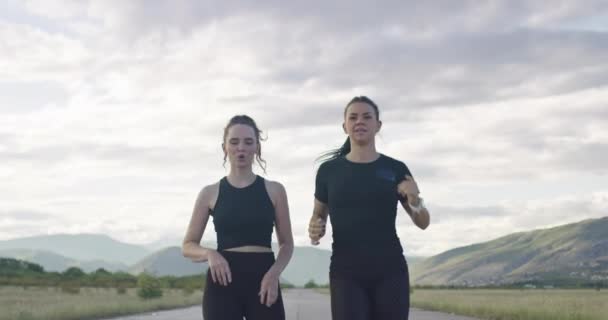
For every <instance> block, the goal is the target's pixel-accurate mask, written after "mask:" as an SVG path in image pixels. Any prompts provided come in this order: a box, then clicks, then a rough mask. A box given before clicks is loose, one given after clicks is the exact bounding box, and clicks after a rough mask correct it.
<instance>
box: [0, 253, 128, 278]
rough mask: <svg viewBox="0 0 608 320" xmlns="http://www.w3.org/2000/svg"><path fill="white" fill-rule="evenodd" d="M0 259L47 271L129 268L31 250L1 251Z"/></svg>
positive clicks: (117, 264)
mask: <svg viewBox="0 0 608 320" xmlns="http://www.w3.org/2000/svg"><path fill="white" fill-rule="evenodd" d="M0 257H4V258H13V259H19V260H24V261H28V262H32V263H36V264H39V265H41V266H42V267H43V268H44V270H45V271H57V272H62V271H64V270H66V269H67V268H69V267H79V268H80V269H82V270H83V271H85V272H87V273H88V272H92V271H95V270H97V269H99V268H104V269H105V270H107V271H110V272H115V271H119V270H120V271H127V269H128V266H127V265H125V264H122V263H116V262H105V261H102V260H94V261H78V260H75V259H70V258H66V257H64V256H62V255H59V254H56V253H53V252H48V251H42V250H29V249H8V250H0Z"/></svg>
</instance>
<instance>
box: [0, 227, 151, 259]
mask: <svg viewBox="0 0 608 320" xmlns="http://www.w3.org/2000/svg"><path fill="white" fill-rule="evenodd" d="M9 249H29V250H36V251H46V252H52V253H55V254H58V255H61V256H64V257H66V258H70V259H74V260H79V261H94V260H103V261H106V262H118V263H122V264H127V265H131V264H134V263H136V262H137V261H139V260H141V259H142V258H143V257H145V256H146V255H147V254H149V253H150V252H149V251H148V250H147V249H145V248H143V247H141V246H137V245H133V244H127V243H123V242H120V241H116V240H114V239H112V238H110V237H108V236H106V235H99V234H75V235H67V234H60V235H44V236H35V237H28V238H19V239H12V240H4V241H0V250H9Z"/></svg>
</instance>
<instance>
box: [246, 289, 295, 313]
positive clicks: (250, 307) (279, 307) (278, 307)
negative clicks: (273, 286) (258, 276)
mask: <svg viewBox="0 0 608 320" xmlns="http://www.w3.org/2000/svg"><path fill="white" fill-rule="evenodd" d="M257 292H259V288H257V290H256V291H255V292H253V294H252V295H251V296H249V297H247V304H246V306H245V319H247V320H285V308H284V306H283V297H282V294H281V291H280V290H279V297H278V298H277V301H276V302H275V303H274V304H273V305H271V306H270V307H267V306H266V305H263V304H262V303H261V302H260V296H259V295H258V294H257Z"/></svg>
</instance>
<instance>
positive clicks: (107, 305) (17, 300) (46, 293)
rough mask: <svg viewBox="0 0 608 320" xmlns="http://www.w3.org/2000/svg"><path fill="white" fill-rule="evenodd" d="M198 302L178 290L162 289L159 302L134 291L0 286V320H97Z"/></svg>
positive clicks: (195, 296)
mask: <svg viewBox="0 0 608 320" xmlns="http://www.w3.org/2000/svg"><path fill="white" fill-rule="evenodd" d="M201 300H202V292H201V291H200V290H196V291H194V293H193V294H191V295H186V294H184V293H183V292H182V291H181V290H166V289H165V290H163V297H162V298H159V299H151V300H145V301H144V300H142V299H140V298H139V297H138V296H137V295H136V293H135V289H129V290H128V291H127V292H126V293H125V294H118V293H117V292H116V289H95V288H82V289H80V293H78V294H67V293H64V292H62V291H61V290H60V289H58V288H37V287H31V288H28V289H23V288H21V287H3V286H0V310H2V311H1V312H0V320H38V319H41V320H42V319H45V320H72V319H99V318H102V317H111V316H118V315H126V314H135V313H141V312H146V311H153V310H163V309H171V308H176V307H182V306H191V305H195V304H200V303H201Z"/></svg>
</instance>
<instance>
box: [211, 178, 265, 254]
mask: <svg viewBox="0 0 608 320" xmlns="http://www.w3.org/2000/svg"><path fill="white" fill-rule="evenodd" d="M211 215H212V216H213V225H214V226H215V232H216V234H217V250H218V251H219V250H225V249H230V248H236V247H241V246H248V245H255V246H263V247H268V248H270V247H271V246H270V242H271V239H272V228H273V226H274V220H275V211H274V206H273V204H272V200H270V197H269V195H268V192H267V191H266V185H265V183H264V178H262V177H260V176H256V178H255V181H254V182H253V183H252V184H250V185H248V186H246V187H244V188H236V187H234V186H232V185H230V183H229V182H228V180H227V179H226V177H224V178H222V180H220V187H219V194H218V196H217V201H216V203H215V207H214V208H213V211H212V212H211Z"/></svg>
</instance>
